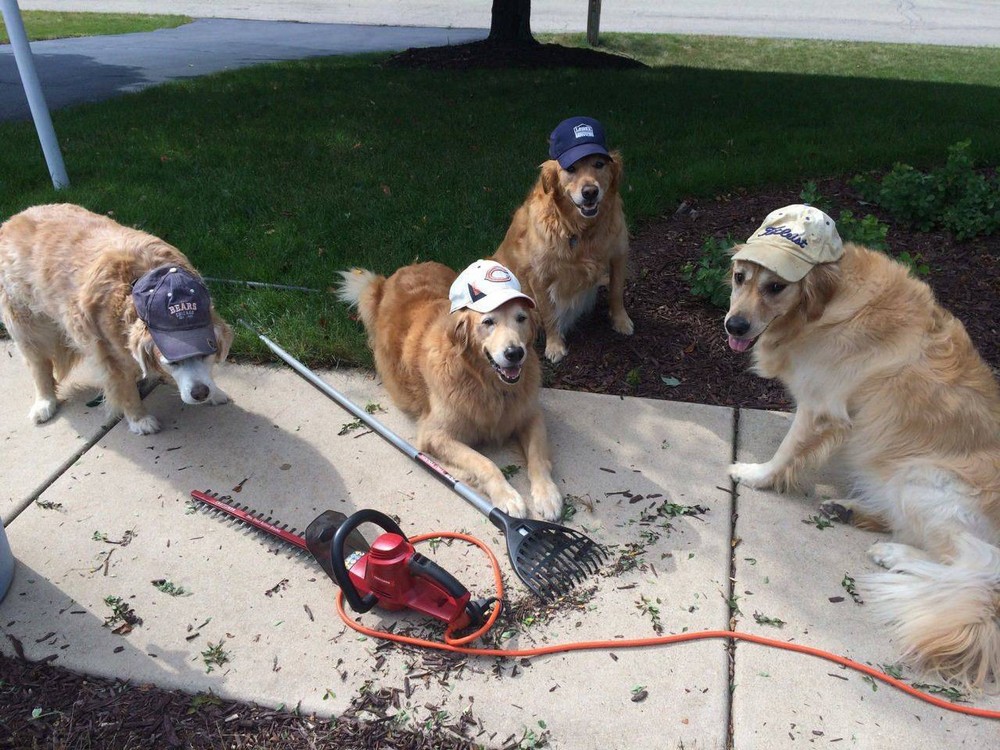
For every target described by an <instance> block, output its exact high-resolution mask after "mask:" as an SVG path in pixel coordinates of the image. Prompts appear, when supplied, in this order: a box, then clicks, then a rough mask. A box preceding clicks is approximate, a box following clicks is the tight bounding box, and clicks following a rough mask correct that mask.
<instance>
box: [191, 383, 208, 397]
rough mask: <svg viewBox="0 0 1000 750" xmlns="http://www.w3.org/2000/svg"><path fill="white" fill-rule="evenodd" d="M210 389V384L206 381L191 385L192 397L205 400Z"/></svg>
mask: <svg viewBox="0 0 1000 750" xmlns="http://www.w3.org/2000/svg"><path fill="white" fill-rule="evenodd" d="M208 394H209V390H208V386H207V385H205V384H204V383H197V384H196V385H194V386H192V387H191V398H193V399H194V400H195V401H204V400H205V399H206V398H208Z"/></svg>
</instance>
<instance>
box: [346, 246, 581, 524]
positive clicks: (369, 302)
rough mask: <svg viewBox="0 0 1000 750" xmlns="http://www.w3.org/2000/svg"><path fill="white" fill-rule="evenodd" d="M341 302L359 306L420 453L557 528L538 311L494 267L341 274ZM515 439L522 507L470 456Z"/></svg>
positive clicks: (487, 466) (509, 507) (491, 468)
mask: <svg viewBox="0 0 1000 750" xmlns="http://www.w3.org/2000/svg"><path fill="white" fill-rule="evenodd" d="M342 276H343V283H342V284H341V286H340V288H339V291H338V296H339V297H340V299H341V300H343V301H344V302H346V303H348V304H349V305H351V306H356V307H357V309H358V313H359V316H360V318H361V321H362V323H363V324H364V326H365V330H366V332H367V333H368V342H369V344H370V346H371V348H372V351H373V352H374V355H375V367H376V370H377V371H378V374H379V376H380V377H381V378H382V382H383V383H384V384H385V387H386V389H387V390H388V391H389V395H390V396H391V397H392V400H393V402H394V403H395V404H396V405H397V406H398V407H399V408H401V409H402V410H403V411H404V412H406V413H407V414H408V415H409V416H411V417H412V418H414V419H416V421H417V437H416V444H417V447H418V448H419V449H420V450H421V451H424V452H426V453H427V454H428V455H430V456H432V457H434V458H435V459H437V460H438V461H440V462H441V463H442V464H443V465H445V466H446V467H447V468H448V469H449V470H450V471H451V473H452V474H454V475H455V476H456V477H458V478H459V479H461V480H462V481H464V482H466V483H468V484H469V485H471V486H472V487H475V488H476V489H478V490H480V491H482V492H483V493H485V494H486V495H487V496H488V497H489V499H490V500H491V501H492V503H493V504H494V505H495V506H497V507H498V508H500V509H501V510H503V511H504V512H506V513H508V514H510V515H512V516H518V517H525V516H527V515H531V516H535V517H539V518H543V519H547V520H555V519H557V518H558V517H559V516H560V514H561V512H562V493H561V492H560V491H559V488H558V487H557V486H556V484H555V482H553V480H552V474H551V472H552V460H551V458H550V453H549V444H548V436H547V433H546V430H545V422H544V420H543V418H542V410H541V406H540V405H539V400H538V392H539V387H540V383H541V371H540V367H539V363H538V355H537V353H536V352H535V350H534V347H533V345H532V344H533V341H534V338H535V332H536V318H535V310H534V307H535V302H534V301H533V300H532V299H531V297H529V296H528V295H527V294H524V293H523V292H522V291H521V287H520V284H519V283H518V280H517V279H516V278H515V277H514V275H513V274H512V273H511V272H510V271H509V270H508V269H507V268H505V267H504V266H502V265H501V264H499V263H497V262H496V261H490V260H480V261H477V262H475V263H473V264H472V265H471V266H469V267H468V268H466V269H465V270H464V271H462V273H461V274H456V273H455V272H454V271H453V270H452V269H450V268H448V267H447V266H444V265H442V264H440V263H417V264H414V265H410V266H405V267H403V268H400V269H399V270H397V271H396V272H395V273H394V274H392V275H391V276H389V277H388V278H386V277H384V276H379V275H376V274H374V273H372V272H371V271H366V270H362V269H354V270H353V271H345V272H343V273H342ZM511 438H514V439H515V440H516V441H517V442H518V443H519V444H520V447H521V450H522V452H523V453H524V456H525V459H526V462H527V473H528V479H529V480H530V482H531V496H530V497H529V498H523V497H522V496H521V494H520V493H519V492H518V491H517V490H516V489H515V488H514V487H513V486H512V485H511V484H510V482H508V481H507V479H506V478H505V477H504V475H503V473H502V472H501V471H500V469H499V467H498V466H497V465H496V464H495V463H494V462H493V461H491V460H490V459H488V458H487V457H486V456H484V455H482V454H481V453H480V452H479V451H477V450H476V449H475V447H474V446H477V445H479V444H489V443H493V444H497V443H502V442H505V441H507V440H509V439H511Z"/></svg>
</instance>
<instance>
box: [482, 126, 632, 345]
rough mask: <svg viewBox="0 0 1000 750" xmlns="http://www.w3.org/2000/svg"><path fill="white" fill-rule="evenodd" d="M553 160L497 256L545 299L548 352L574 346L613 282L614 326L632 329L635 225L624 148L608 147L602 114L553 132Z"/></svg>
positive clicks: (535, 294)
mask: <svg viewBox="0 0 1000 750" xmlns="http://www.w3.org/2000/svg"><path fill="white" fill-rule="evenodd" d="M549 155H550V156H551V157H552V158H551V159H550V160H548V161H546V162H544V163H543V164H542V166H541V172H540V174H539V176H538V180H537V181H536V182H535V185H534V187H533V188H532V189H531V192H530V193H528V197H527V198H526V199H525V201H524V203H522V204H521V206H520V207H519V208H518V209H517V211H516V212H515V213H514V218H513V220H512V221H511V224H510V228H509V229H508V230H507V235H506V236H505V237H504V240H503V242H502V243H501V244H500V247H499V248H498V249H497V251H496V253H495V254H494V258H496V260H498V261H500V263H502V264H504V265H505V266H507V267H508V268H510V269H511V271H513V272H514V275H515V276H517V278H518V279H520V280H521V283H522V284H523V285H524V287H525V291H526V292H527V293H528V294H530V295H531V297H532V298H533V299H534V300H535V304H536V305H538V313H539V315H540V317H541V319H542V325H543V327H544V329H545V356H546V357H547V358H548V359H549V360H550V361H552V362H558V361H559V360H561V359H562V358H563V357H565V356H566V354H567V351H568V350H567V348H566V334H567V332H568V331H569V329H570V328H571V327H572V326H573V324H574V323H575V322H576V321H577V320H578V319H579V318H580V316H581V315H583V314H585V313H586V312H588V311H589V310H591V309H592V308H593V306H594V303H595V301H596V299H597V291H598V288H599V287H600V286H603V285H605V284H607V285H608V307H609V314H610V316H611V326H612V328H614V330H615V331H617V332H618V333H621V334H625V335H630V334H631V333H632V330H633V326H632V320H631V319H630V318H629V316H628V313H627V312H625V299H624V297H625V272H626V263H627V260H628V229H627V228H626V226H625V214H624V212H623V210H622V200H621V196H620V195H619V192H618V191H619V186H620V185H621V179H622V162H621V155H620V154H619V153H618V152H617V151H615V152H608V150H607V148H606V146H605V138H604V129H603V128H602V127H601V124H600V123H599V122H597V120H593V119H591V118H588V117H574V118H570V119H569V120H564V121H563V122H561V123H560V124H559V125H558V126H557V127H556V129H555V130H554V131H553V133H552V135H551V137H550V147H549Z"/></svg>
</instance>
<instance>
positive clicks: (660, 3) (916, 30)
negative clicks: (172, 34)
mask: <svg viewBox="0 0 1000 750" xmlns="http://www.w3.org/2000/svg"><path fill="white" fill-rule="evenodd" d="M21 7H22V8H39V9H43V8H44V9H55V10H91V11H96V10H114V11H120V12H128V13H166V12H170V13H182V14H185V15H189V16H193V17H199V18H200V17H206V16H214V17H217V18H243V19H257V20H269V21H273V20H281V21H309V22H321V23H360V24H381V25H394V26H395V25H404V26H439V27H455V28H484V27H488V26H489V23H490V7H491V2H490V0H433V1H432V0H257V1H256V2H248V1H247V0H175V1H174V2H170V3H164V2H163V1H162V0H21ZM531 23H532V28H533V29H534V30H535V31H583V30H584V29H585V28H586V23H587V1H586V0H534V2H532V15H531ZM601 28H602V29H604V30H606V31H649V32H663V33H676V34H715V35H723V36H753V37H779V38H807V39H844V40H857V41H881V42H910V43H914V44H949V45H971V46H1000V2H997V0H908V1H907V0H903V1H900V0H838V1H837V2H829V1H828V0H741V2H739V3H734V2H732V1H731V0H604V1H603V4H602V9H601Z"/></svg>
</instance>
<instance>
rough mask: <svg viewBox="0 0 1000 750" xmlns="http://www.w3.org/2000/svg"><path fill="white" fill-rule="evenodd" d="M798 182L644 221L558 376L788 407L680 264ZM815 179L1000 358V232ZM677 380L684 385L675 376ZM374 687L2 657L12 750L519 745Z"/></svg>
mask: <svg viewBox="0 0 1000 750" xmlns="http://www.w3.org/2000/svg"><path fill="white" fill-rule="evenodd" d="M386 64H387V65H392V66H407V67H425V68H431V69H444V70H447V69H454V68H469V67H497V68H499V67H503V68H510V67H553V66H558V65H572V66H575V67H583V68H592V67H642V65H641V64H640V63H637V62H635V61H633V60H630V59H628V58H624V57H617V56H612V55H608V54H606V53H601V52H598V51H596V50H587V49H569V48H565V47H558V46H557V45H541V44H539V45H534V46H532V47H530V48H524V47H521V46H518V47H516V48H505V47H500V46H497V45H491V44H489V43H487V42H476V43H472V44H466V45H459V46H455V47H446V48H435V49H423V50H407V51H406V52H403V53H400V54H399V55H396V56H394V57H393V58H391V59H390V60H389V61H388V62H387V63H386ZM801 188H802V185H801V184H796V185H788V186H783V187H775V188H771V189H765V190H757V191H754V192H753V193H745V192H737V193H733V194H728V195H722V196H718V197H716V198H714V199H711V200H699V201H694V200H687V201H685V202H684V203H683V204H682V205H681V206H680V207H678V206H672V207H665V211H666V213H664V215H663V216H661V217H659V218H657V219H655V220H652V221H649V222H647V223H645V224H644V225H643V226H640V227H636V228H635V233H634V234H635V236H634V238H633V241H632V258H631V262H630V277H631V278H630V282H629V285H628V288H627V291H626V305H627V307H628V310H629V313H630V315H631V316H632V319H633V321H634V322H635V329H636V332H635V335H634V336H632V337H629V338H625V337H622V336H619V335H617V334H615V333H613V332H612V331H611V329H610V325H609V324H608V322H607V320H606V315H607V306H606V302H605V301H604V300H603V299H602V300H601V302H600V303H599V304H598V307H597V309H596V310H595V311H594V313H593V314H592V317H591V319H589V320H583V321H581V322H580V324H579V325H578V326H577V328H576V329H575V331H574V332H573V333H571V334H570V336H569V338H568V344H569V349H570V353H569V355H568V356H567V357H566V359H564V360H563V361H562V362H561V363H559V365H558V366H551V365H549V364H546V365H545V377H546V385H549V386H552V387H556V388H565V389H573V390H583V391H591V392H600V393H609V394H619V395H628V396H644V397H651V398H662V399H672V400H679V401H693V402H700V403H706V404H717V405H724V406H741V407H753V408H769V409H788V408H790V407H791V404H790V403H789V401H788V399H787V397H786V396H785V394H784V392H783V391H782V389H781V387H780V386H779V385H778V384H776V383H772V382H768V381H765V380H762V379H760V378H758V377H756V376H754V375H752V374H748V372H747V367H748V364H749V359H748V358H747V357H746V356H743V355H738V354H736V353H734V352H732V351H730V350H729V348H728V347H727V345H726V337H725V335H724V334H723V329H722V317H723V310H720V309H717V308H713V307H711V306H709V305H708V304H707V303H705V302H703V301H700V300H697V299H695V298H693V297H692V296H691V294H690V292H689V288H688V284H687V282H686V281H684V280H683V278H682V277H681V274H680V269H681V266H683V265H684V264H685V263H686V262H688V261H696V260H697V259H698V258H699V257H700V253H701V246H702V243H703V242H704V241H705V239H706V238H707V237H710V236H715V237H719V238H722V237H725V236H726V235H727V234H731V235H732V236H733V237H735V238H736V239H738V240H742V239H745V238H746V237H747V236H748V235H749V234H750V233H751V232H752V231H753V230H754V229H755V228H756V227H757V226H758V225H759V223H760V222H761V220H762V219H763V218H764V216H765V215H766V214H767V213H769V212H770V211H772V210H773V209H775V208H778V207H780V206H783V205H787V204H790V203H798V202H800V198H799V192H800V190H801ZM818 188H819V193H820V195H822V196H823V197H824V198H826V199H827V200H829V201H831V202H832V204H833V207H834V210H833V214H834V218H836V217H837V216H838V215H839V211H840V210H843V209H850V210H852V211H853V212H854V214H855V216H857V217H862V216H864V215H865V214H866V213H874V214H875V215H876V216H878V217H879V218H880V219H882V220H883V221H886V222H888V223H889V225H890V227H891V230H890V233H889V238H888V239H889V243H890V247H891V250H892V251H893V252H897V253H898V252H901V251H903V250H906V251H908V252H909V253H910V254H911V255H917V254H919V255H921V256H922V257H923V259H924V261H925V262H926V263H927V264H928V265H930V267H931V272H930V274H929V276H928V279H927V280H928V282H929V283H930V284H931V286H932V287H933V288H934V290H935V292H936V293H937V295H938V298H939V299H940V300H941V302H942V303H944V305H945V306H946V307H948V308H949V309H950V310H951V311H952V312H953V313H954V314H956V315H957V316H958V317H959V318H960V319H961V320H962V321H963V322H964V323H965V325H966V327H967V328H968V330H969V333H970V335H971V336H972V339H973V341H974V342H975V343H976V345H977V346H978V347H979V350H980V352H981V353H982V354H983V356H984V357H985V358H986V360H987V362H989V363H990V365H992V366H993V367H994V368H995V369H997V368H1000V335H998V323H997V301H998V299H1000V237H990V238H979V239H975V240H969V241H965V242H956V241H955V240H954V239H953V238H952V237H950V236H949V235H947V234H945V233H941V232H937V233H928V234H921V233H915V232H912V231H909V230H908V229H906V228H905V227H902V226H898V225H897V224H895V223H893V222H892V221H891V220H890V218H889V217H887V216H884V215H883V214H881V213H880V212H879V211H878V210H876V209H873V208H872V207H870V206H864V205H861V204H860V203H859V202H858V200H857V197H856V196H854V195H853V194H852V193H851V191H850V190H849V189H848V187H847V183H846V181H845V180H837V179H834V180H825V181H820V182H819V185H818ZM664 379H668V380H670V382H673V379H676V380H677V381H679V384H677V385H674V386H671V385H668V384H667V383H665V382H664ZM16 646H17V644H15V647H16ZM17 650H19V649H17ZM368 688H369V689H366V690H363V691H359V694H358V696H357V697H356V698H355V700H354V702H353V703H352V705H351V707H350V709H349V710H348V711H346V712H345V713H344V714H343V715H341V716H340V717H337V718H336V719H323V718H317V717H313V716H300V715H298V714H297V713H296V712H295V711H294V707H288V709H287V710H282V711H278V710H273V709H268V708H264V707H261V706H257V705H248V704H242V703H236V702H232V701H225V700H220V699H218V698H217V697H215V696H212V695H204V694H202V695H198V696H194V695H190V694H187V693H183V692H180V691H170V690H161V689H158V688H155V687H152V686H148V685H140V684H133V683H129V682H125V681H120V680H107V679H100V678H94V677H89V676H82V675H78V674H75V673H73V672H71V671H68V670H66V669H62V668H60V667H58V666H56V665H55V664H51V663H32V662H27V661H25V660H23V659H16V658H7V657H4V656H0V748H59V749H62V748H101V749H102V750H124V749H132V748H135V749H136V750H139V749H140V748H142V749H145V748H152V747H156V748H161V747H162V748H175V747H176V748H181V747H183V748H218V749H219V750H222V748H227V749H233V750H241V749H244V748H247V749H249V748H262V747H266V748H268V749H269V750H284V749H286V748H287V749H288V750H305V749H306V748H316V747H324V748H327V747H329V748H333V747H335V748H341V749H343V750H361V749H362V748H397V749H399V750H425V749H427V750H429V749H430V748H440V749H443V750H449V749H452V748H454V749H455V750H465V749H466V748H472V747H478V746H486V747H497V748H500V747H502V748H507V747H510V748H516V747H517V746H518V744H519V741H520V738H517V737H507V738H503V737H499V736H493V735H491V734H490V733H489V732H487V731H485V730H484V729H483V728H482V727H479V726H478V724H477V723H474V722H465V723H462V724H460V725H454V726H451V727H443V728H437V729H428V730H426V731H423V732H420V733H417V732H414V731H411V730H409V729H406V728H405V727H401V726H398V725H397V724H396V723H395V722H393V721H391V720H390V719H389V718H388V717H389V716H390V715H391V713H392V710H391V709H392V708H393V707H394V705H395V702H396V701H397V699H398V695H397V694H396V693H397V692H398V691H393V690H391V689H386V688H382V689H377V690H376V689H371V687H370V686H368Z"/></svg>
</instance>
